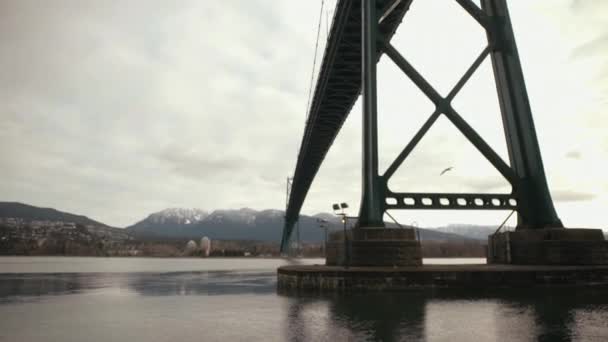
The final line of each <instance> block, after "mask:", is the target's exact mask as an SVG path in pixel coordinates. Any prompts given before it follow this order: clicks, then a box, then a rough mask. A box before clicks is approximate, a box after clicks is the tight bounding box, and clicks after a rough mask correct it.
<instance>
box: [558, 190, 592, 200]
mask: <svg viewBox="0 0 608 342" xmlns="http://www.w3.org/2000/svg"><path fill="white" fill-rule="evenodd" d="M551 194H552V195H553V200H555V201H557V202H582V201H590V200H592V199H594V198H595V197H596V196H597V195H596V194H593V193H589V192H580V191H574V190H554V191H551Z"/></svg>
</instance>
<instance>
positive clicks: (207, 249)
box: [201, 236, 211, 257]
mask: <svg viewBox="0 0 608 342" xmlns="http://www.w3.org/2000/svg"><path fill="white" fill-rule="evenodd" d="M209 253H211V240H209V238H208V237H206V236H204V237H203V238H202V239H201V254H202V255H203V256H206V257H208V256H209Z"/></svg>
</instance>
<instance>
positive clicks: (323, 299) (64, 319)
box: [0, 257, 608, 342]
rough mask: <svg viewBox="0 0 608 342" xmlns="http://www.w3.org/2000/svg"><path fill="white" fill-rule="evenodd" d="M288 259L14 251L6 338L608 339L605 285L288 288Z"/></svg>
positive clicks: (3, 262) (4, 314)
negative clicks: (279, 280)
mask: <svg viewBox="0 0 608 342" xmlns="http://www.w3.org/2000/svg"><path fill="white" fill-rule="evenodd" d="M480 261H483V260H479V259H473V260H466V259H464V260H463V259H461V260H451V261H450V260H439V261H438V260H434V261H432V260H425V262H426V263H429V262H433V263H437V262H441V263H446V262H452V263H454V262H459V263H460V262H469V263H478V262H480ZM305 262H306V263H310V264H314V263H322V260H319V259H309V260H305ZM285 263H287V261H285V260H279V259H154V258H72V257H59V258H49V257H47V258H34V257H16V258H13V257H2V258H0V340H1V341H92V342H95V341H180V342H184V341H252V340H258V341H290V340H293V341H327V340H331V341H348V340H350V341H357V340H370V341H416V340H421V341H450V342H456V341H607V340H608V290H604V289H585V288H565V289H564V288H562V289H553V290H550V291H549V290H546V289H544V290H528V291H521V290H519V291H513V290H511V291H505V290H488V291H483V292H480V291H475V292H471V291H425V292H420V291H416V292H409V293H401V294H395V293H394V294H367V295H348V296H346V295H326V296H316V295H300V296H296V295H283V294H281V295H279V294H277V293H276V290H275V286H276V268H277V267H278V266H279V265H282V264H285Z"/></svg>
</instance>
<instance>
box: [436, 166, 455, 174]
mask: <svg viewBox="0 0 608 342" xmlns="http://www.w3.org/2000/svg"><path fill="white" fill-rule="evenodd" d="M453 168H454V167H453V166H450V167H447V168H445V169H444V170H443V171H441V173H440V174H439V175H440V176H443V174H444V173H446V172H448V171H452V169H453Z"/></svg>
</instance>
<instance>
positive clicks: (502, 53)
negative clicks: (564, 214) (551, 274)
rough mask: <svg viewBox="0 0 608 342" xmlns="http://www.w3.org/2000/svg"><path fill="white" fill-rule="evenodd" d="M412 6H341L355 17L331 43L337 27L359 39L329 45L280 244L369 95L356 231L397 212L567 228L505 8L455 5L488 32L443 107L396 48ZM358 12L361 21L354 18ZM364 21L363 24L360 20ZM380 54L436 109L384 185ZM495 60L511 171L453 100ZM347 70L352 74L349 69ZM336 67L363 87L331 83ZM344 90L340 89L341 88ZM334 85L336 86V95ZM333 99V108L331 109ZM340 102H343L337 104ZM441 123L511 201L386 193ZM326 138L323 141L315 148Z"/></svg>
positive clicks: (466, 0)
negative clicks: (349, 119) (488, 216)
mask: <svg viewBox="0 0 608 342" xmlns="http://www.w3.org/2000/svg"><path fill="white" fill-rule="evenodd" d="M412 1H413V0H390V1H387V0H340V1H339V2H338V4H337V11H341V10H342V11H346V9H348V11H349V12H348V15H343V16H341V15H340V13H338V12H337V13H336V16H335V17H334V22H333V23H332V35H331V37H330V38H336V37H338V35H337V34H335V33H334V31H336V30H335V28H336V27H338V28H339V27H340V26H339V25H350V26H351V30H350V31H349V32H356V33H358V34H359V35H354V34H352V33H351V36H352V37H351V40H350V41H349V40H348V36H347V37H346V38H343V37H342V38H340V40H339V41H335V42H332V41H331V39H330V41H329V42H328V47H327V49H326V52H325V59H324V61H323V65H322V68H321V74H320V76H319V81H318V84H317V87H316V89H315V98H314V100H313V107H311V112H310V113H311V115H310V116H309V121H308V122H307V127H306V131H305V134H304V139H303V141H302V146H301V147H300V154H299V156H298V164H297V166H296V172H295V175H294V188H293V189H292V192H291V194H290V201H289V205H288V209H287V213H286V222H285V230H284V232H283V244H284V243H285V241H286V239H289V235H290V234H291V230H292V228H293V224H294V223H295V221H296V220H297V215H298V213H299V210H300V208H301V206H302V202H303V201H304V197H305V196H306V193H307V191H308V189H309V187H310V184H311V182H312V179H313V178H314V176H315V174H316V171H317V170H318V168H319V166H320V163H321V162H322V160H323V158H324V157H325V154H326V153H327V150H328V149H329V147H330V145H331V144H332V142H333V140H334V139H335V136H336V135H337V133H338V131H339V129H340V127H341V125H342V123H343V122H344V120H345V118H346V116H347V115H348V112H349V111H350V109H351V108H352V105H353V104H354V101H355V100H356V95H358V94H359V93H360V94H361V95H362V110H363V117H362V118H363V125H362V127H363V156H362V159H363V165H362V169H363V170H362V171H363V184H362V185H363V187H362V199H361V207H360V212H359V221H358V226H361V227H380V226H384V220H383V218H384V213H385V212H386V211H387V210H392V209H434V210H437V209H450V210H462V209H464V210H470V209H474V210H515V211H517V213H518V229H536V228H545V227H562V224H561V221H560V220H559V218H558V216H557V213H556V212H555V209H554V206H553V201H552V199H551V195H550V193H549V189H548V186H547V181H546V177H545V171H544V167H543V163H542V158H541V153H540V149H539V146H538V140H537V136H536V131H535V128H534V122H533V119H532V112H531V108H530V104H529V99H528V95H527V91H526V87H525V82H524V77H523V71H522V68H521V64H520V61H519V55H518V52H517V46H516V43H515V37H514V34H513V28H512V26H511V20H510V17H509V13H508V9H507V4H506V0H481V7H479V6H477V5H476V4H475V3H474V2H473V1H472V0H454V1H456V2H457V3H458V4H459V5H460V6H461V7H462V8H463V9H464V10H465V11H466V12H467V13H468V14H469V15H470V16H471V17H472V18H473V19H474V20H476V21H477V22H478V23H479V25H480V26H481V27H482V28H483V29H484V30H485V31H486V36H487V46H486V47H485V48H484V49H483V51H482V52H481V53H480V54H479V56H477V58H476V59H475V60H474V61H473V63H472V64H471V65H470V67H469V68H468V70H467V71H466V72H465V73H464V75H463V76H462V77H461V78H460V80H459V81H458V82H457V83H456V85H455V86H454V87H453V89H452V90H451V91H450V92H449V93H448V95H447V96H445V97H443V96H441V95H440V94H439V93H438V92H437V91H436V90H435V89H434V88H433V86H432V85H431V84H430V83H429V82H428V81H427V80H426V79H425V78H424V77H423V76H422V75H421V74H420V73H419V72H418V71H417V70H416V68H415V67H414V66H412V65H411V64H410V63H409V62H408V60H407V59H406V58H405V57H404V56H403V55H402V54H401V53H399V51H397V49H396V48H395V47H394V46H393V45H391V43H390V38H391V37H392V35H393V34H394V31H395V30H396V28H397V26H398V24H399V23H395V22H396V21H397V20H399V19H402V18H403V16H404V15H405V13H406V12H407V10H408V9H409V7H410V5H411V2H412ZM357 5H359V7H360V11H355V10H354V9H353V8H356V7H357ZM353 13H354V14H353ZM357 13H358V15H359V17H357V16H356V14H357ZM386 18H389V19H390V20H386ZM340 20H342V21H343V22H340ZM344 22H346V24H345V23H344ZM354 25H357V26H358V27H359V30H353V28H352V26H354ZM357 31H358V32H357ZM334 35H335V36H334ZM353 38H358V39H360V45H359V44H354V43H353V40H352V39H353ZM344 46H346V47H350V48H351V49H350V50H348V51H347V52H348V53H345V54H344V56H343V57H344V59H340V58H341V57H340V56H338V58H337V59H335V58H334V59H331V58H332V57H334V56H335V53H336V51H340V50H339V48H341V47H342V48H344ZM382 54H386V55H387V56H388V57H389V58H390V59H391V60H392V61H393V62H394V63H395V64H396V65H397V67H399V69H400V70H401V71H402V72H403V73H404V74H405V75H406V76H407V77H408V78H409V79H410V80H412V82H413V83H414V84H415V85H416V86H417V87H418V88H419V89H420V90H421V91H422V92H423V93H424V94H425V95H426V96H427V97H428V98H429V99H430V100H431V101H432V103H433V104H434V106H435V109H434V111H433V112H432V113H431V115H430V117H429V118H428V119H427V120H426V122H425V123H424V124H423V125H422V127H421V128H420V129H419V130H418V132H417V133H416V134H415V135H414V137H413V138H412V139H411V141H410V142H409V143H408V144H407V145H405V147H404V149H403V150H402V151H401V153H400V154H399V155H398V156H397V158H396V159H395V160H394V161H393V162H392V163H391V164H390V166H389V167H388V168H387V170H386V171H385V172H384V174H382V175H380V174H379V172H378V133H377V87H376V66H377V62H378V59H379V58H380V56H381V55H382ZM328 55H329V57H330V58H329V59H328V58H327V57H328ZM488 56H490V58H491V61H492V67H493V73H494V79H495V84H496V89H497V92H498V98H499V105H500V111H501V116H502V121H503V128H504V131H505V137H506V142H507V148H508V152H509V161H510V163H509V164H507V163H506V162H505V161H504V160H503V159H502V158H501V157H500V156H499V155H498V154H497V153H496V152H495V151H494V150H493V149H492V148H491V147H490V146H489V145H488V144H487V143H486V142H485V141H484V139H483V138H482V137H481V136H480V135H479V134H478V133H477V132H476V131H475V130H474V129H473V128H472V127H471V126H470V125H469V124H468V123H467V122H466V121H465V120H464V119H463V118H462V116H461V115H460V114H459V113H458V112H457V111H456V110H455V109H454V108H453V107H452V101H453V100H454V98H455V97H456V96H457V95H458V93H459V92H460V90H461V89H462V88H463V87H464V85H465V84H466V83H467V82H468V81H469V79H470V78H471V76H472V75H473V74H474V73H475V71H476V70H477V69H478V68H479V66H480V65H481V64H482V62H483V61H484V60H485V59H486V58H487V57H488ZM354 58H358V59H359V62H357V63H356V64H353V62H355V61H354V60H353V59H354ZM345 61H346V62H350V64H349V65H345V63H346V62H345ZM359 63H360V64H359ZM334 66H335V67H336V68H338V70H337V72H340V70H341V69H344V70H342V71H348V72H350V74H345V75H346V76H352V75H353V74H352V73H353V72H355V73H356V72H358V73H359V74H358V75H360V76H359V77H360V78H359V77H356V78H355V77H352V78H348V77H346V76H344V75H342V79H340V78H336V77H333V79H332V77H331V76H332V75H334V76H335V74H336V72H334V73H333V74H332V72H331V71H330V72H327V70H331V68H332V67H334ZM324 71H325V74H324ZM341 80H343V81H342V82H340V81H341ZM332 81H333V82H334V86H331V85H332V84H331V83H330V82H332ZM357 81H358V82H360V83H359V84H358V85H357V86H356V85H354V83H353V82H357ZM349 82H350V83H349ZM328 84H329V86H328ZM332 96H333V98H332ZM328 99H329V100H332V99H334V102H332V101H328ZM335 99H338V100H340V101H341V102H339V101H338V102H336V101H335ZM324 104H325V105H326V106H327V108H326V109H324V108H323V105H324ZM336 104H339V106H338V105H336ZM315 105H316V106H317V107H315ZM332 105H333V107H332ZM441 115H444V116H445V117H446V118H447V119H448V120H449V121H450V122H451V123H452V124H453V125H454V126H455V127H456V128H457V129H458V130H459V131H460V132H461V133H462V134H463V135H464V136H465V137H466V138H467V140H468V141H469V142H470V143H471V144H472V145H473V146H474V147H475V148H476V149H477V150H478V151H479V152H480V153H481V154H482V155H483V156H484V157H485V158H486V159H487V160H488V161H489V162H490V163H491V164H492V165H493V166H494V167H495V168H496V170H497V171H498V172H500V174H501V175H502V176H503V177H504V178H505V179H506V180H507V181H508V182H509V183H510V184H511V186H512V191H511V193H509V194H499V193H496V194H487V193H486V194H475V193H467V194H462V193H413V192H412V193H408V192H405V193H404V192H393V191H391V190H390V189H389V188H388V181H389V179H390V178H391V177H392V176H393V174H394V173H395V172H396V171H397V169H398V168H399V167H400V166H401V164H402V163H403V162H404V161H405V160H406V159H407V158H408V156H409V155H410V153H411V152H412V151H413V150H414V148H415V147H416V145H417V144H418V143H419V142H420V141H421V139H422V138H423V137H424V135H425V134H426V133H427V132H428V131H429V129H430V128H431V127H432V126H433V124H434V123H435V122H436V121H437V119H438V118H439V117H440V116H441ZM319 134H320V136H318V138H319V140H316V139H313V138H314V136H315V135H319ZM311 150H312V151H313V152H312V153H311V152H310V151H311ZM315 151H316V152H315Z"/></svg>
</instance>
